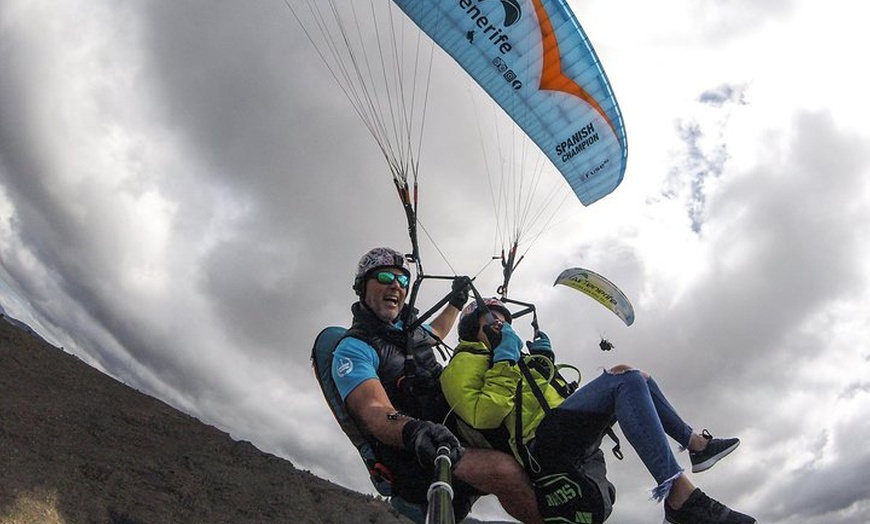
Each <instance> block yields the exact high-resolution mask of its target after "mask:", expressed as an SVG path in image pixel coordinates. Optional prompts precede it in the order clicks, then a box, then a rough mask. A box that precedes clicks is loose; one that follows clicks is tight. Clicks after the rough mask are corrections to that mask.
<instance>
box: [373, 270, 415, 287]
mask: <svg viewBox="0 0 870 524" xmlns="http://www.w3.org/2000/svg"><path fill="white" fill-rule="evenodd" d="M375 278H376V279H377V281H378V282H380V283H381V284H383V285H385V286H389V285H390V284H392V283H393V282H395V281H397V280H398V281H399V287H401V288H402V289H408V284H409V283H410V282H411V279H410V277H408V275H397V274H395V273H393V272H392V271H379V272H377V273H376V274H375Z"/></svg>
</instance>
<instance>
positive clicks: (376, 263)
mask: <svg viewBox="0 0 870 524" xmlns="http://www.w3.org/2000/svg"><path fill="white" fill-rule="evenodd" d="M385 267H394V268H397V269H401V270H402V271H403V272H404V273H405V274H406V275H408V276H409V277H410V276H411V267H410V266H409V265H408V261H407V260H406V259H405V255H403V254H401V253H399V252H398V251H396V250H395V249H391V248H388V247H376V248H374V249H371V250H370V251H369V252H368V253H366V254H365V255H363V256H362V258H361V259H359V264H358V265H357V267H356V277H354V279H353V290H354V291H356V294H357V295H359V296H360V297H362V296H363V293H365V288H366V285H365V282H366V278H368V276H369V275H370V274H371V273H373V272H374V271H375V270H376V269H383V268H385Z"/></svg>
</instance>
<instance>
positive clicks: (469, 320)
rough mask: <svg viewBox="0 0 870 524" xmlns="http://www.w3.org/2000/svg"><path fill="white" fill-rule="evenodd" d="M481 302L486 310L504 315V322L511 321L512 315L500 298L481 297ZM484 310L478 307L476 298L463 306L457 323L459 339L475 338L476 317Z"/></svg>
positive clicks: (477, 325) (476, 328) (478, 325)
mask: <svg viewBox="0 0 870 524" xmlns="http://www.w3.org/2000/svg"><path fill="white" fill-rule="evenodd" d="M483 303H484V305H485V306H486V310H490V311H498V312H499V313H501V314H502V315H504V319H505V322H507V323H508V324H510V323H511V322H512V321H513V315H512V314H511V312H510V310H509V309H508V308H507V306H506V305H504V303H503V302H502V301H501V300H499V299H497V298H495V297H492V298H485V299H483ZM486 310H484V309H482V308H481V307H480V304H479V303H478V302H477V300H472V301H471V302H470V303H469V304H468V305H467V306H465V308H464V309H463V310H462V313H460V314H459V325H458V328H457V330H458V331H459V338H460V339H462V340H475V335H476V334H477V330H478V329H479V327H480V324H479V323H478V319H479V318H480V315H481V314H483V313H484V312H485V311H486Z"/></svg>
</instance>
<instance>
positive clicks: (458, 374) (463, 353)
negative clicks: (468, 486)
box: [441, 340, 564, 463]
mask: <svg viewBox="0 0 870 524" xmlns="http://www.w3.org/2000/svg"><path fill="white" fill-rule="evenodd" d="M522 358H524V359H529V358H541V357H530V356H529V355H523V357H522ZM491 359H492V352H491V351H490V350H489V349H488V348H487V347H486V346H485V345H484V344H483V343H481V342H467V341H463V340H460V342H459V345H458V346H456V348H455V351H454V354H453V358H451V359H450V362H449V363H448V364H447V366H446V367H445V368H444V371H443V372H442V373H441V389H442V390H443V392H444V396H445V398H446V399H447V403H448V404H449V405H450V407H451V408H452V409H453V410H454V411H455V413H456V415H457V416H459V418H461V419H462V420H463V421H464V422H465V423H466V424H468V425H469V426H471V427H472V428H474V429H478V430H487V429H495V428H498V427H499V426H501V425H504V426H505V428H506V429H507V431H508V434H509V435H510V446H511V450H512V451H513V453H514V455H515V456H516V458H517V460H519V461H520V463H522V462H523V459H522V456H521V455H520V454H519V453H518V450H517V435H516V419H517V416H516V405H515V402H514V399H515V397H516V392H517V385H518V383H519V382H520V381H523V382H524V383H523V388H522V409H521V411H522V433H523V435H522V442H523V445H527V444H528V443H529V442H530V441H531V440H532V439H533V438H534V437H535V430H536V429H537V428H538V425H539V424H540V423H541V420H543V418H544V415H545V414H546V412H545V411H544V408H543V407H542V406H541V404H540V403H539V402H538V399H537V398H536V397H535V395H534V393H533V390H532V388H531V387H529V385H528V384H527V383H525V382H526V380H525V379H524V378H523V373H522V371H521V370H520V368H519V366H518V365H517V364H515V363H513V362H510V361H504V362H496V363H492V364H491ZM490 364H491V365H490ZM529 371H530V372H531V375H532V377H533V378H534V380H535V382H536V383H537V384H538V387H539V388H540V389H541V392H542V393H543V395H544V398H545V399H546V401H547V403H548V404H549V405H550V407H551V408H552V407H556V406H558V405H559V404H561V403H562V401H563V400H564V399H563V398H562V396H561V395H560V394H559V392H558V391H557V390H556V389H555V388H554V387H553V386H551V385H550V384H549V383H548V381H547V377H544V376H543V375H542V374H541V373H539V372H538V371H536V370H534V369H530V370H529Z"/></svg>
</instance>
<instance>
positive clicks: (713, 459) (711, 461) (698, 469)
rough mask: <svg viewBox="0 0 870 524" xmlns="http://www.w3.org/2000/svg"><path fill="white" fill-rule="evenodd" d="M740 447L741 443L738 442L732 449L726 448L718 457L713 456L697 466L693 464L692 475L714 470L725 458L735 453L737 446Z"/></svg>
mask: <svg viewBox="0 0 870 524" xmlns="http://www.w3.org/2000/svg"><path fill="white" fill-rule="evenodd" d="M739 445H740V441H739V440H738V441H737V442H735V443H734V445H733V446H731V447H730V448H725V449H724V450H722V451H720V452H719V454H718V455H713V456H712V457H710V458H708V459H707V460H705V461H704V462H699V463H697V464H693V465H692V473H700V472H702V471H707V470H708V469H710V468H712V467H713V465H714V464H716V463H717V462H719V461H720V460H722V459H723V458H725V457H727V456H728V455H730V454H731V452H732V451H734V450H735V449H737V446H739Z"/></svg>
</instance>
